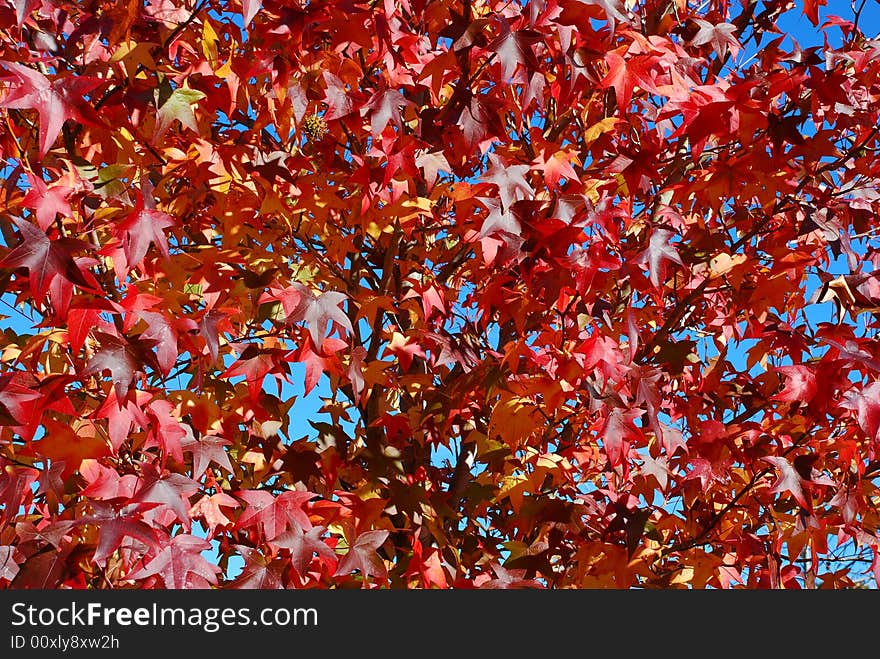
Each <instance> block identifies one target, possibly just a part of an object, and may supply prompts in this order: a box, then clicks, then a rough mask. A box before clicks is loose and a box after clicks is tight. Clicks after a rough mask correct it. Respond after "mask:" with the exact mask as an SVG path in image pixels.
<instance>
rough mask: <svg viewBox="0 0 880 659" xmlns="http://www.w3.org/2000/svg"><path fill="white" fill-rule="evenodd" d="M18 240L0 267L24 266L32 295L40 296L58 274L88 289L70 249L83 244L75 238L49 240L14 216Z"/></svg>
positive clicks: (27, 223) (36, 229)
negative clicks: (19, 233)
mask: <svg viewBox="0 0 880 659" xmlns="http://www.w3.org/2000/svg"><path fill="white" fill-rule="evenodd" d="M12 221H13V223H14V224H15V226H16V227H18V230H19V231H20V232H21V242H20V243H19V244H18V245H16V246H15V247H13V248H12V250H11V251H10V252H9V253H8V254H6V256H5V257H4V258H3V259H2V260H0V268H27V270H28V281H29V284H30V290H31V294H32V295H33V296H34V297H35V298H41V297H43V295H45V294H46V291H48V290H49V287H50V286H51V285H52V284H53V283H54V282H55V280H56V279H57V278H59V277H61V278H63V279H65V280H67V281H69V282H70V283H72V284H76V285H77V286H81V287H83V288H91V286H90V285H89V282H88V281H87V280H86V278H85V277H84V276H83V273H82V271H81V270H80V268H79V266H78V265H77V263H76V261H75V260H74V259H73V256H71V252H72V251H73V250H74V249H77V248H79V247H81V246H82V243H81V242H80V241H78V240H74V239H71V238H62V239H60V240H50V239H49V238H48V236H46V234H45V233H43V232H42V231H41V230H40V229H38V228H37V227H35V226H34V225H33V224H31V223H30V222H28V221H26V220H22V219H20V218H16V217H13V218H12Z"/></svg>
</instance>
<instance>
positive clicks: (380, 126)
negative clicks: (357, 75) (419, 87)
mask: <svg viewBox="0 0 880 659" xmlns="http://www.w3.org/2000/svg"><path fill="white" fill-rule="evenodd" d="M406 105H410V103H409V102H408V101H407V100H406V98H405V97H404V95H403V94H401V93H400V92H399V91H397V90H396V89H386V90H385V91H382V92H376V93H375V94H374V95H373V97H372V98H371V99H370V100H369V101H367V103H366V104H364V105H363V106H362V107H361V115H362V116H366V115H368V114H369V115H370V130H371V132H372V133H373V137H376V138H378V137H379V136H380V135H381V134H382V131H383V130H385V127H386V126H387V125H388V123H389V122H391V123H392V124H393V125H394V126H396V127H397V128H398V130H400V127H401V125H402V121H401V116H400V108H401V107H403V106H406Z"/></svg>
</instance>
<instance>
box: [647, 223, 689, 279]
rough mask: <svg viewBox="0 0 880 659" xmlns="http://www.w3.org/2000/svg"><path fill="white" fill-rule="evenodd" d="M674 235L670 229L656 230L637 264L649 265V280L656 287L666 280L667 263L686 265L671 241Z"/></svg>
mask: <svg viewBox="0 0 880 659" xmlns="http://www.w3.org/2000/svg"><path fill="white" fill-rule="evenodd" d="M674 235H675V234H674V233H673V232H672V231H669V230H668V229H654V230H653V231H652V232H651V237H650V238H649V239H648V246H647V247H646V248H645V250H644V251H643V252H642V253H641V254H640V255H639V257H638V260H637V263H641V264H644V265H647V267H648V275H649V278H650V280H651V283H652V284H654V286H655V287H659V286H660V284H661V282H663V281H665V280H666V267H667V265H666V264H667V262H672V263H677V264H678V265H684V263H683V262H682V260H681V257H680V256H679V255H678V249H676V247H675V246H674V245H673V244H671V243H670V241H669V239H670V238H672V236H674Z"/></svg>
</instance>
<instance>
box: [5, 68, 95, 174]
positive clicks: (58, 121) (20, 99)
mask: <svg viewBox="0 0 880 659" xmlns="http://www.w3.org/2000/svg"><path fill="white" fill-rule="evenodd" d="M0 65H2V66H3V67H5V68H6V69H9V71H10V72H11V73H12V75H13V78H14V81H15V83H14V84H13V85H12V86H11V87H7V89H6V93H5V95H4V96H3V97H2V99H0V107H4V108H29V109H34V110H36V111H37V112H38V113H39V115H40V158H43V157H44V156H45V155H46V153H47V152H48V151H49V149H50V148H52V145H53V144H54V143H55V140H56V139H57V137H58V134H59V133H60V132H61V128H62V126H63V125H64V122H65V121H67V120H68V119H73V120H74V121H80V122H89V123H94V121H93V120H92V119H91V116H90V115H89V116H87V115H84V114H83V113H82V111H81V107H82V105H83V97H84V96H85V95H86V94H88V93H89V92H91V91H93V90H94V89H95V88H96V87H98V86H100V85H101V84H102V81H101V80H100V79H98V78H93V77H89V76H77V75H70V76H66V77H63V78H57V79H55V80H53V81H50V80H49V79H48V78H46V76H44V75H43V74H42V73H40V72H39V71H35V70H33V69H31V68H29V67H27V66H24V65H23V64H18V63H16V62H5V61H0Z"/></svg>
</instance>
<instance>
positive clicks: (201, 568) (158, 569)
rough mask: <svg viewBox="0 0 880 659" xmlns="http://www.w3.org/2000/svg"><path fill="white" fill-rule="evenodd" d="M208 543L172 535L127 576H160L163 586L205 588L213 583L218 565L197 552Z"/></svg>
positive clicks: (131, 577)
mask: <svg viewBox="0 0 880 659" xmlns="http://www.w3.org/2000/svg"><path fill="white" fill-rule="evenodd" d="M210 548H211V543H209V542H207V541H206V540H203V539H202V538H197V537H195V536H192V535H188V534H181V535H177V536H174V538H172V539H171V543H170V544H168V545H167V546H166V547H165V548H164V549H162V551H160V552H159V553H158V554H157V555H156V556H155V558H153V560H151V561H150V562H149V563H147V564H146V565H145V566H144V567H142V568H141V569H139V570H135V571H134V572H132V573H130V574H129V575H128V577H127V578H128V579H146V578H148V577H151V576H153V575H158V576H159V577H161V579H162V582H163V583H164V584H165V587H166V588H174V589H182V588H205V587H206V586H208V585H216V584H217V575H218V574H219V573H220V568H219V567H217V566H216V565H213V564H211V563H209V562H208V561H207V560H206V559H205V558H204V557H203V556H202V555H201V552H203V551H207V550H209V549H210Z"/></svg>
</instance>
